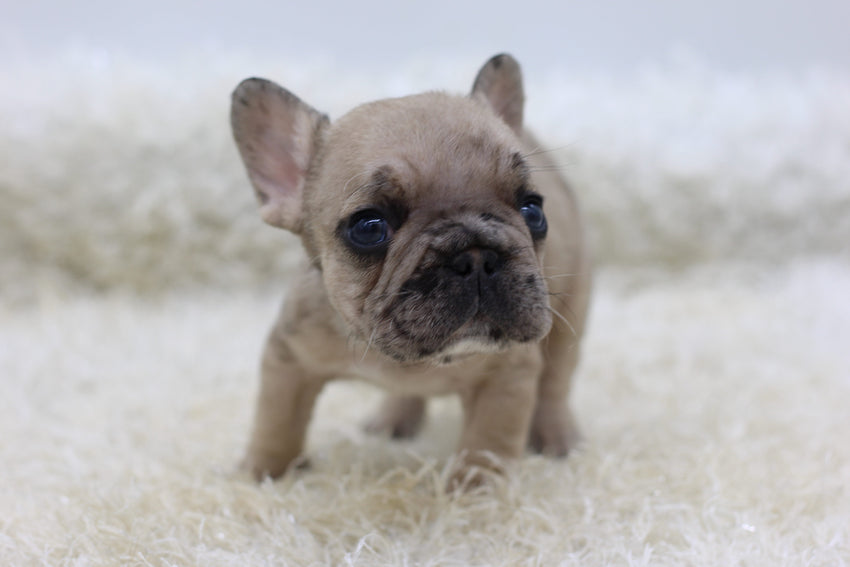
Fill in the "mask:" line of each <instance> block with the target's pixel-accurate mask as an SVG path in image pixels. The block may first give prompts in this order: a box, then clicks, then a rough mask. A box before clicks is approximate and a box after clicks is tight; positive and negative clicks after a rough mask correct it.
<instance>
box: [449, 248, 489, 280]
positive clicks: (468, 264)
mask: <svg viewBox="0 0 850 567" xmlns="http://www.w3.org/2000/svg"><path fill="white" fill-rule="evenodd" d="M501 267H502V258H501V256H499V254H497V253H496V251H495V250H491V249H489V248H470V249H468V250H464V251H463V252H459V253H458V254H456V255H455V256H454V258H452V259H451V261H450V262H449V268H451V270H452V271H454V272H455V273H456V274H457V275H459V276H461V277H463V278H471V277H476V276H483V277H490V276H493V275H494V274H495V273H496V272H498V271H499V270H500V269H501Z"/></svg>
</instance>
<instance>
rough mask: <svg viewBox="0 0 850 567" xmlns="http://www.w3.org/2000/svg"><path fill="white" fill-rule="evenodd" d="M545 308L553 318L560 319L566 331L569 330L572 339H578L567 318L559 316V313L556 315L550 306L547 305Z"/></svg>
mask: <svg viewBox="0 0 850 567" xmlns="http://www.w3.org/2000/svg"><path fill="white" fill-rule="evenodd" d="M547 307H548V309H549V312H550V313H552V315H554V316H555V317H557V318H558V319H560V320H561V321H563V322H564V324H565V325H566V326H567V328H568V329H569V330H570V332H571V333H572V334H573V337H574V338H578V333H577V332H576V329H575V327H573V325H572V323H570V322H569V321H568V320H567V318H566V317H564V316H563V315H561V314H560V313H558V312H557V311H555V310H554V309H552V306H551V305H549V306H547Z"/></svg>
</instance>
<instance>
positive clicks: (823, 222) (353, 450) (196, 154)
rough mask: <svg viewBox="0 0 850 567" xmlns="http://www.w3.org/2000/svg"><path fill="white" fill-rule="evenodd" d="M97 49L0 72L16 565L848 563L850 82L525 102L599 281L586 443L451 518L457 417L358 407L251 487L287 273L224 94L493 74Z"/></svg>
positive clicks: (446, 411)
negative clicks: (373, 78) (260, 405)
mask: <svg viewBox="0 0 850 567" xmlns="http://www.w3.org/2000/svg"><path fill="white" fill-rule="evenodd" d="M84 55H85V56H83V55H80V54H77V55H75V56H69V57H68V58H67V59H65V60H61V61H57V60H50V61H41V62H39V64H38V65H35V64H31V62H26V63H27V64H24V63H25V62H20V63H19V64H15V63H4V64H3V65H4V67H3V68H2V69H0V71H2V75H0V80H1V81H2V84H3V85H4V87H6V88H3V89H0V119H2V123H3V129H2V130H0V155H2V156H3V158H2V161H0V271H2V281H0V293H2V295H1V296H0V297H2V303H1V304H0V564H2V565H369V566H372V565H697V566H702V565H705V566H716V565H824V566H827V565H829V566H837V565H847V564H850V443H848V442H847V431H850V411H848V407H850V355H848V350H847V347H848V344H850V293H848V291H850V267H848V259H850V253H848V244H847V243H848V242H850V189H849V188H848V187H850V186H848V182H847V180H848V179H850V107H848V102H847V101H850V80H848V78H847V77H846V76H843V75H840V74H839V75H835V74H833V75H830V74H827V73H820V74H818V73H812V74H811V75H808V76H806V77H782V76H777V77H749V76H728V75H723V74H721V73H717V72H713V71H709V70H705V69H700V68H699V67H689V66H684V67H683V66H673V67H659V68H658V69H656V70H655V71H650V72H647V73H644V74H641V75H636V76H634V77H631V78H622V79H619V80H618V81H614V80H613V79H610V78H608V79H606V78H600V77H567V76H562V75H553V76H552V77H549V78H544V79H543V80H538V81H535V78H533V77H529V87H528V90H529V116H528V120H529V122H530V123H532V124H535V125H537V126H538V128H537V129H538V131H540V133H541V134H543V137H544V138H545V139H547V140H550V141H552V142H553V147H556V148H559V149H557V150H555V151H556V152H557V154H558V157H559V159H560V161H561V162H563V163H564V165H565V168H566V170H567V172H568V174H570V175H571V177H572V178H573V179H574V181H575V183H576V186H577V189H578V192H579V193H580V195H581V196H582V198H583V202H584V204H585V209H586V210H587V211H588V216H589V219H590V223H591V228H592V230H593V237H594V242H595V245H596V249H597V256H598V258H599V263H600V265H601V268H600V277H599V280H598V282H597V288H596V295H595V301H594V304H593V309H592V316H591V324H590V330H589V334H588V337H587V341H586V344H585V349H584V357H583V363H582V366H581V369H580V372H579V375H578V377H577V380H576V384H575V391H574V397H573V400H572V403H573V405H574V407H575V410H576V413H577V416H578V418H579V420H580V422H581V424H582V426H583V430H584V434H585V441H584V443H583V445H582V446H581V447H580V448H579V449H578V450H577V451H575V452H573V453H572V454H571V455H570V456H569V457H568V458H567V459H566V460H563V461H555V460H550V459H546V458H541V457H536V456H528V457H527V458H525V459H523V460H522V461H521V462H520V463H518V464H517V465H516V466H515V467H514V469H513V470H512V471H511V475H510V476H509V477H508V478H507V479H506V480H503V481H496V482H494V484H493V485H492V486H491V487H490V488H488V489H486V490H484V491H483V492H478V493H472V494H466V495H459V496H449V495H446V494H445V493H444V492H443V491H442V486H443V482H444V480H445V476H446V470H447V467H448V466H449V463H450V459H451V451H452V447H453V446H454V443H455V440H456V438H457V434H458V428H459V419H460V415H459V409H458V407H457V404H456V402H455V400H452V399H440V400H435V402H434V403H432V405H431V407H430V412H429V420H428V424H427V426H426V428H425V430H424V431H423V433H422V436H421V437H420V438H419V439H417V440H415V441H412V442H404V443H398V442H390V441H388V440H384V439H376V438H372V437H369V436H366V435H364V434H363V433H361V431H360V429H359V427H358V426H359V423H360V422H361V421H362V420H363V419H364V418H365V417H366V416H367V415H368V414H369V411H370V410H371V408H373V407H374V406H375V404H376V403H377V401H378V399H379V393H378V392H377V391H375V390H373V389H371V388H369V387H366V386H363V385H358V384H351V383H338V384H334V385H332V386H331V387H330V388H329V389H328V390H327V391H326V393H325V394H324V395H323V397H322V398H321V400H320V406H319V408H318V411H317V413H316V416H315V419H314V422H313V427H312V429H311V432H310V436H309V441H308V451H309V454H310V456H311V458H312V464H313V466H312V469H311V470H308V471H303V472H299V473H297V474H293V475H291V476H289V477H287V478H285V479H283V480H282V481H280V482H277V483H265V484H261V485H256V484H254V483H253V482H251V481H249V480H248V479H247V478H245V477H244V476H242V475H240V474H238V473H236V472H235V463H236V462H237V461H238V459H239V457H240V453H241V451H242V448H243V446H244V444H245V441H246V437H247V433H248V427H249V423H250V417H251V413H252V411H253V407H252V406H253V401H254V400H253V398H254V395H255V391H256V385H257V378H256V371H255V370H256V366H257V358H258V353H259V349H260V345H261V341H262V338H263V335H264V333H265V331H266V329H267V327H268V325H269V323H270V322H271V320H272V317H273V315H274V312H275V310H276V308H277V303H278V302H279V300H280V296H281V292H280V291H279V290H275V291H272V290H271V289H270V288H271V287H272V286H275V285H277V284H278V282H282V281H283V280H285V279H286V274H287V270H289V269H290V267H291V264H292V258H294V257H295V256H296V255H297V254H296V252H295V251H296V246H295V245H294V242H293V239H291V238H287V237H286V236H285V235H283V234H280V233H277V232H275V231H273V230H272V229H270V228H266V227H263V226H261V225H260V223H259V221H258V220H256V216H255V212H254V210H253V204H252V203H251V200H250V199H251V196H250V193H249V191H248V189H247V185H246V182H245V179H244V176H243V173H242V171H241V169H240V165H239V163H238V161H237V158H236V154H235V151H234V150H233V148H232V147H231V144H230V142H229V139H228V132H227V125H226V115H227V102H228V100H227V95H228V93H229V90H230V88H231V87H232V85H234V84H235V81H237V80H238V79H240V78H242V77H243V76H246V75H250V74H259V73H263V74H267V75H269V76H272V77H274V78H276V79H279V80H280V81H281V82H284V83H286V84H287V85H288V86H290V87H292V88H293V89H294V90H295V91H296V92H299V93H300V94H302V95H303V96H304V98H306V99H308V100H311V101H312V102H313V103H314V104H316V105H318V106H322V107H324V108H326V109H328V110H331V111H332V113H333V114H334V115H339V113H340V112H341V111H342V110H344V109H345V108H346V107H348V106H350V105H351V104H354V103H355V102H357V101H360V100H364V99H367V98H370V97H377V96H382V95H386V94H402V93H404V92H410V91H415V90H419V89H422V88H430V87H435V86H443V85H447V86H449V87H452V86H453V87H455V88H457V89H462V88H465V82H463V80H462V79H461V78H463V79H465V78H468V76H469V75H471V74H472V73H474V71H475V64H474V63H470V64H469V65H468V66H466V65H461V64H459V63H455V64H454V66H449V67H438V66H436V65H430V64H427V65H426V64H425V63H419V64H418V66H414V67H412V68H411V69H410V70H407V71H404V73H403V74H400V75H397V76H394V77H393V78H386V79H383V80H382V81H378V82H377V83H367V82H366V81H365V79H362V78H357V77H350V76H343V77H338V76H337V75H336V74H335V73H333V72H332V70H330V69H327V68H316V69H313V68H308V67H306V66H305V65H304V64H290V65H287V64H284V63H279V62H278V63H277V64H276V65H268V64H266V65H265V67H264V68H262V69H258V68H257V66H255V65H253V64H252V62H250V61H249V60H247V59H238V58H236V59H228V60H222V59H216V60H215V63H214V64H203V65H202V64H200V63H199V62H198V61H188V62H185V63H183V64H180V63H175V64H173V66H171V67H168V68H163V67H146V66H145V65H143V64H142V63H140V62H138V61H114V60H109V59H98V58H95V57H93V56H92V55H91V54H84ZM205 63H206V62H205ZM461 71H462V72H461ZM12 85H14V87H15V88H11V86H12ZM331 87H333V89H331ZM559 144H560V146H559Z"/></svg>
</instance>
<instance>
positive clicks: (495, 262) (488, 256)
mask: <svg viewBox="0 0 850 567" xmlns="http://www.w3.org/2000/svg"><path fill="white" fill-rule="evenodd" d="M501 264H502V260H501V258H499V255H498V254H496V252H494V251H493V250H489V249H485V250H482V251H481V266H482V267H483V269H484V273H485V274H487V275H488V276H492V275H493V274H495V273H496V272H497V271H499V268H500V267H501Z"/></svg>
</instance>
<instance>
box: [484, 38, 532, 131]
mask: <svg viewBox="0 0 850 567" xmlns="http://www.w3.org/2000/svg"><path fill="white" fill-rule="evenodd" d="M471 96H472V97H473V98H477V99H480V100H483V101H484V102H486V103H487V104H489V105H490V107H491V108H492V109H493V111H494V112H495V113H496V114H498V115H499V116H500V117H501V118H502V120H504V121H505V122H506V123H507V124H508V126H510V127H511V128H513V130H514V132H516V133H517V134H519V133H521V132H522V109H523V104H524V103H525V92H524V91H523V88H522V71H521V70H520V68H519V63H517V62H516V59H514V58H513V57H511V56H510V55H508V54H507V53H502V54H500V55H496V56H494V57H492V58H491V59H490V60H489V61H487V63H485V64H484V66H483V67H481V70H480V71H478V76H477V77H475V82H474V83H473V84H472V95H471Z"/></svg>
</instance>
